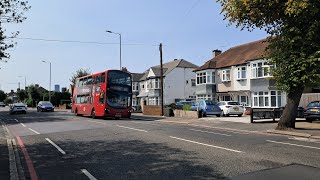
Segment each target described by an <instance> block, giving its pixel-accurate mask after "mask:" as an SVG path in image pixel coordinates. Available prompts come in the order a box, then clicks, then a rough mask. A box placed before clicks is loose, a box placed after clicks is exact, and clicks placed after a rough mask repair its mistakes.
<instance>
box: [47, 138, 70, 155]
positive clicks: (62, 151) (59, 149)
mask: <svg viewBox="0 0 320 180" xmlns="http://www.w3.org/2000/svg"><path fill="white" fill-rule="evenodd" d="M45 139H46V140H47V141H48V142H49V143H50V144H52V146H54V147H55V148H57V149H58V151H60V152H61V154H66V152H64V150H62V149H61V148H60V147H59V146H58V145H56V144H55V143H54V142H52V141H51V140H50V139H49V138H45Z"/></svg>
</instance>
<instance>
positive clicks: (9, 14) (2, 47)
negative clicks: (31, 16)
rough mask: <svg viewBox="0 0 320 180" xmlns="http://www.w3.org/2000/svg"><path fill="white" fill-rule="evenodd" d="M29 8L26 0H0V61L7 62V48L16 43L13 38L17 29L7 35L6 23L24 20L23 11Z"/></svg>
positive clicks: (8, 55) (8, 56)
mask: <svg viewBox="0 0 320 180" xmlns="http://www.w3.org/2000/svg"><path fill="white" fill-rule="evenodd" d="M29 9H30V6H29V5H28V1H23V0H0V61H3V62H7V59H8V58H10V54H9V53H8V52H7V51H8V49H10V48H13V47H14V45H15V44H16V43H15V42H14V38H15V37H16V36H17V35H18V34H19V31H17V32H12V33H11V34H10V35H9V36H7V35H6V34H5V28H4V25H5V24H6V23H8V24H12V23H22V22H23V21H24V20H26V17H25V15H24V13H25V12H26V11H28V10H29Z"/></svg>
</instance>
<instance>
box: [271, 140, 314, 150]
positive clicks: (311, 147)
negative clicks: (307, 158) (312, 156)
mask: <svg viewBox="0 0 320 180" xmlns="http://www.w3.org/2000/svg"><path fill="white" fill-rule="evenodd" d="M266 141H268V142H272V143H278V144H285V145H290V146H298V147H305V148H310V149H319V150H320V148H319V147H313V146H304V145H300V144H291V143H285V142H278V141H271V140H266Z"/></svg>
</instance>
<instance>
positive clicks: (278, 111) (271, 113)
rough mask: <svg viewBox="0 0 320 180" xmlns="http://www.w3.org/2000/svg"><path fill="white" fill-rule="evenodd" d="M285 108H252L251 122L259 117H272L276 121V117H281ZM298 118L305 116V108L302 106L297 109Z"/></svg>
mask: <svg viewBox="0 0 320 180" xmlns="http://www.w3.org/2000/svg"><path fill="white" fill-rule="evenodd" d="M283 110H284V109H283V108H275V109H254V108H252V109H251V113H250V122H251V123H253V122H254V120H259V119H272V121H274V122H275V121H276V119H278V118H280V117H281V115H282V113H283ZM297 111H298V113H297V118H303V117H304V110H303V108H302V107H299V108H298V109H297Z"/></svg>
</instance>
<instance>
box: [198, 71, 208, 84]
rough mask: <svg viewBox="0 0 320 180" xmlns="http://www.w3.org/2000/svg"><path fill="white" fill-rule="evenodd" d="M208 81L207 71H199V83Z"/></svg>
mask: <svg viewBox="0 0 320 180" xmlns="http://www.w3.org/2000/svg"><path fill="white" fill-rule="evenodd" d="M206 83H207V73H206V72H203V73H197V84H206Z"/></svg>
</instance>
